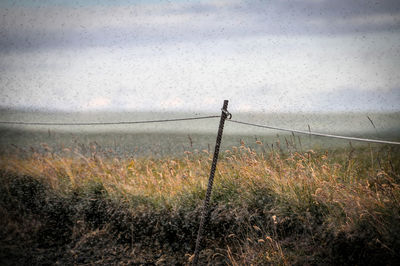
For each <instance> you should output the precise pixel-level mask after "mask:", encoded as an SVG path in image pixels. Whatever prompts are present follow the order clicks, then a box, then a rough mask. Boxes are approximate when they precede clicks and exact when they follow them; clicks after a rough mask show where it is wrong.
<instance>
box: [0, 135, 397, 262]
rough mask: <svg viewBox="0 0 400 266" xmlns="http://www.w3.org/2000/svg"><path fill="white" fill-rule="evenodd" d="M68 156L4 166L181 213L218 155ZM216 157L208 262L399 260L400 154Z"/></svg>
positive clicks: (234, 153)
mask: <svg viewBox="0 0 400 266" xmlns="http://www.w3.org/2000/svg"><path fill="white" fill-rule="evenodd" d="M257 143H258V144H259V145H260V146H263V144H262V143H261V142H260V141H257ZM263 147H264V146H263ZM262 150H264V151H265V150H266V149H265V148H263V149H262ZM65 152H66V154H65V156H61V155H57V154H55V153H52V152H51V150H50V148H49V149H48V152H47V153H45V154H39V153H34V154H33V155H32V156H29V157H25V158H22V157H21V156H17V155H15V156H14V157H8V158H5V157H2V158H1V159H0V169H2V170H4V171H6V172H8V173H14V174H18V175H28V176H31V177H33V178H35V179H38V180H40V181H41V182H43V183H45V184H46V185H47V186H49V187H50V188H51V189H52V190H54V191H57V193H60V194H62V195H70V194H71V193H81V194H82V195H83V194H85V193H86V192H87V191H89V190H91V189H93V184H97V185H101V187H102V189H104V190H105V192H106V194H107V195H108V197H110V198H112V199H113V200H114V201H117V202H124V203H126V204H128V206H133V207H134V209H136V210H137V209H138V208H140V206H142V207H145V208H151V209H162V210H169V211H171V212H177V213H179V212H185V210H194V209H198V206H200V205H201V202H202V199H203V197H204V194H205V189H206V185H207V180H208V174H209V169H210V164H211V159H212V158H211V155H210V154H209V153H208V151H190V152H189V151H187V152H185V154H184V156H181V157H171V158H161V159H152V158H141V159H137V158H136V159H134V158H104V157H101V156H97V155H96V153H95V152H94V153H92V155H91V156H87V157H85V156H82V155H80V154H78V153H74V152H71V151H68V150H67V151H65ZM220 158H221V159H220V161H219V162H218V166H217V172H216V177H215V186H214V190H213V195H212V206H213V209H212V213H211V214H210V215H211V227H210V228H211V229H210V230H211V231H212V228H213V224H214V225H216V224H218V226H219V229H221V230H223V229H225V230H226V231H223V232H219V233H218V234H215V236H214V237H213V233H211V235H209V236H208V240H206V245H211V246H213V247H214V248H213V249H212V250H210V249H206V250H205V251H204V252H203V255H202V256H203V257H204V258H205V259H206V260H208V261H214V260H215V261H218V260H222V261H224V262H226V263H229V264H232V265H242V264H268V263H270V264H282V265H289V264H294V263H298V264H303V263H345V264H346V263H350V264H351V263H360V262H361V263H362V262H367V263H372V262H375V261H379V258H381V257H382V256H386V258H387V260H386V261H387V262H393V261H397V260H398V259H399V257H398V255H397V254H399V253H398V251H399V248H400V229H398V224H400V187H399V186H400V160H399V151H396V150H393V149H392V150H391V151H390V149H389V148H384V149H376V148H371V147H369V148H368V147H365V148H358V149H356V150H355V149H352V148H351V147H350V148H349V149H347V150H344V149H343V150H340V151H318V152H315V151H312V150H309V151H306V152H298V151H296V150H293V151H292V152H289V153H284V152H282V150H279V149H277V150H272V151H270V152H268V153H267V152H256V151H255V150H253V149H251V148H249V147H246V146H245V145H244V143H242V145H241V146H239V147H232V149H230V150H226V151H224V152H222V154H221V157H220ZM85 195H86V194H85ZM87 195H89V194H87ZM133 212H134V210H133ZM226 223H232V224H226ZM235 224H236V225H235ZM396 224H397V225H396ZM193 228H194V227H193ZM194 233H195V232H194ZM222 236H223V237H222ZM221 237H222V238H223V241H221V239H218V238H221ZM216 243H217V244H216ZM337 253H340V254H337ZM382 254H383V255H382ZM190 255H191V254H190V252H189V253H188V255H187V257H186V262H189V258H190ZM383 261H385V260H383Z"/></svg>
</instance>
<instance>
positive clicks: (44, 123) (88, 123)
mask: <svg viewBox="0 0 400 266" xmlns="http://www.w3.org/2000/svg"><path fill="white" fill-rule="evenodd" d="M219 117H220V116H219V115H210V116H196V117H185V118H171V119H157V120H141V121H118V122H83V123H78V122H69V123H61V122H19V121H0V124H7V125H35V126H105V125H132V124H150V123H165V122H178V121H190V120H201V119H210V118H219Z"/></svg>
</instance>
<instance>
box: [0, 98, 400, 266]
mask: <svg viewBox="0 0 400 266" xmlns="http://www.w3.org/2000/svg"><path fill="white" fill-rule="evenodd" d="M213 118H220V122H219V128H218V134H217V139H216V143H215V149H214V156H213V160H212V164H211V170H210V176H209V179H208V186H207V192H206V196H205V199H204V204H203V208H202V214H201V220H200V225H199V230H198V233H197V239H196V247H195V252H194V258H193V262H192V263H193V265H197V264H198V259H199V253H200V251H201V248H202V247H201V245H202V238H203V234H204V227H205V224H206V223H207V218H206V217H207V213H208V209H209V202H210V198H211V192H212V187H213V182H214V175H215V171H216V167H217V162H218V155H219V149H220V145H221V140H222V134H223V130H224V125H225V121H228V122H230V123H236V124H241V125H246V126H252V127H258V128H265V129H272V130H278V131H286V132H292V133H298V134H304V135H310V136H319V137H327V138H336V139H344V140H350V141H360V142H368V143H378V144H387V145H400V142H396V141H388V140H377V139H368V138H357V137H350V136H341V135H334V134H326V133H319V132H312V131H303V130H297V129H289V128H281V127H275V126H269V125H260V124H254V123H249V122H245V121H238V120H232V114H231V113H229V112H228V100H225V101H224V103H223V106H222V109H221V115H219V116H217V115H211V116H198V117H185V118H171V119H159V120H142V121H118V122H86V123H60V122H22V121H0V124H6V125H37V126H102V125H129V124H149V123H166V122H179V121H190V120H202V119H213Z"/></svg>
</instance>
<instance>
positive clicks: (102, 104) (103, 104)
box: [86, 97, 111, 109]
mask: <svg viewBox="0 0 400 266" xmlns="http://www.w3.org/2000/svg"><path fill="white" fill-rule="evenodd" d="M110 103H111V100H110V99H108V98H105V97H98V98H94V99H92V100H90V101H89V102H88V103H87V105H86V109H104V108H107V107H109V106H110Z"/></svg>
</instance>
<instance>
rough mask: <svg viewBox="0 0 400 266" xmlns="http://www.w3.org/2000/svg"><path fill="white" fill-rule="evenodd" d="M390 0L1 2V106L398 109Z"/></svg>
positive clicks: (397, 35)
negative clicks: (227, 105) (227, 101)
mask: <svg viewBox="0 0 400 266" xmlns="http://www.w3.org/2000/svg"><path fill="white" fill-rule="evenodd" d="M399 69H400V2H399V1H398V0H375V1H372V0H352V1H349V0H335V1H332V0H288V1H283V0H274V1H272V0H270V1H266V0H265V1H257V0H254V1H244V0H232V1H218V0H214V1H196V0H186V1H185V0H179V1H178V0H175V1H174V0H170V1H157V0H151V1H122V0H116V1H101V0H98V1H95V0H82V1H72V0H71V1H70V0H68V1H67V0H52V1H51V0H41V1H39V0H37V1H35V0H19V1H8V0H2V1H1V2H0V99H1V100H0V108H8V109H10V108H11V109H12V108H26V109H35V110H36V109H41V110H42V109H43V110H63V111H95V110H111V111H161V112H167V111H185V112H219V110H220V108H221V106H222V102H223V100H224V99H229V100H230V107H229V109H230V110H231V111H233V112H265V113H268V112H370V111H374V112H392V111H400V75H399Z"/></svg>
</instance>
